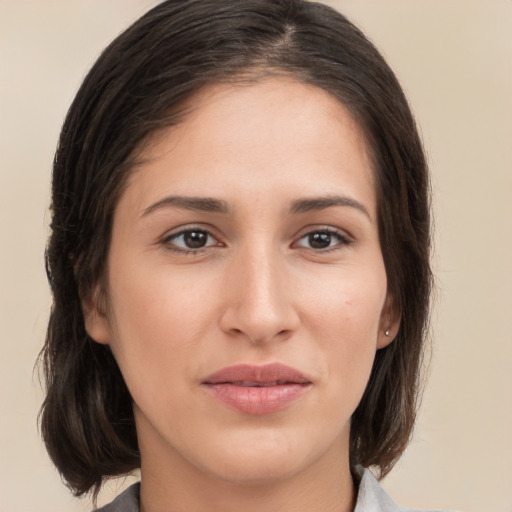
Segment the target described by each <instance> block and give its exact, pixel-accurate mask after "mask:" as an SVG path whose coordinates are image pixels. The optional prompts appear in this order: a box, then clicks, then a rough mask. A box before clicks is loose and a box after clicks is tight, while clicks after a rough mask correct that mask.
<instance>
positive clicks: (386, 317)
mask: <svg viewBox="0 0 512 512" xmlns="http://www.w3.org/2000/svg"><path fill="white" fill-rule="evenodd" d="M401 319H402V313H401V311H400V310H399V309H398V307H397V306H396V302H395V301H394V300H393V298H392V296H391V295H390V294H389V293H388V295H387V297H386V302H385V303H384V307H383V308H382V313H381V315H380V322H379V332H378V334H377V349H380V348H384V347H387V346H388V345H389V344H390V343H391V342H392V341H393V340H394V339H395V338H396V335H397V333H398V329H399V328H400V321H401Z"/></svg>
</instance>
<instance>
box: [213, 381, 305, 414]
mask: <svg viewBox="0 0 512 512" xmlns="http://www.w3.org/2000/svg"><path fill="white" fill-rule="evenodd" d="M205 385H206V387H207V388H208V390H209V391H210V392H211V393H212V395H213V396H214V397H215V398H216V399H217V400H219V401H220V402H222V403H223V404H225V405H227V406H228V407H231V408H232V409H236V410H238V411H240V412H243V413H246V414H254V415H262V414H271V413H273V412H277V411H280V410H281V409H284V408H285V407H287V406H288V405H290V404H291V403H292V402H294V401H295V400H297V399H298V398H299V397H301V396H302V395H303V394H304V393H305V392H306V391H307V390H308V389H309V388H310V385H309V384H294V383H290V384H280V385H277V386H262V387H253V386H235V385H234V384H229V383H220V384H205Z"/></svg>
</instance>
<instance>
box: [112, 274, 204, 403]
mask: <svg viewBox="0 0 512 512" xmlns="http://www.w3.org/2000/svg"><path fill="white" fill-rule="evenodd" d="M126 276H130V277H129V278H128V279H127V278H126ZM110 285H111V305H112V310H111V319H112V327H113V329H112V334H113V335H112V342H111V347H112V351H113V353H114V356H115V357H116V360H117V361H118V364H119V366H120V368H121V371H122V373H123V375H124V377H125V380H126V381H127V383H128V384H129V387H130V390H131V391H132V394H133V395H134V398H135V395H136V394H137V387H138V386H139V385H140V384H141V382H140V381H141V378H142V377H143V380H144V386H145V387H146V388H147V389H158V388H159V387H161V383H162V382H168V383H169V384H170V385H172V386H178V387H179V386H180V385H181V386H182V385H183V382H184V379H183V375H187V374H189V373H193V371H192V370H193V368H192V365H196V364H200V363H201V361H200V359H201V353H202V351H201V350H198V344H201V343H202V342H204V340H205V336H206V335H207V333H208V326H211V318H210V316H211V315H210V313H209V312H210V311H211V308H210V307H208V305H207V303H206V302H207V301H205V294H204V288H203V286H202V283H201V282H199V283H198V282H197V281H194V280H190V279H189V276H187V275H186V273H180V272H177V273H176V272H174V273H173V274H172V276H171V275H170V274H169V272H166V271H165V268H162V267H159V266H153V267H149V268H148V266H147V265H146V266H145V267H144V266H142V265H137V264H134V265H132V266H130V267H127V266H125V268H123V266H122V264H119V265H117V268H116V269H113V271H112V273H111V276H110ZM178 375H181V377H182V379H181V381H180V380H179V379H178ZM159 383H160V384H159Z"/></svg>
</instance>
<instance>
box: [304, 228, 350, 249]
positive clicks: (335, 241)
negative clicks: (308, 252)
mask: <svg viewBox="0 0 512 512" xmlns="http://www.w3.org/2000/svg"><path fill="white" fill-rule="evenodd" d="M350 242H351V241H350V239H349V238H348V237H347V236H346V235H344V234H343V233H341V232H339V231H337V230H334V229H319V230H317V231H311V232H309V233H307V234H306V235H304V236H302V237H301V238H300V239H299V240H298V242H297V243H296V246H298V247H305V248H307V249H313V250H315V251H322V250H326V249H334V248H337V247H338V246H343V245H348V244H350Z"/></svg>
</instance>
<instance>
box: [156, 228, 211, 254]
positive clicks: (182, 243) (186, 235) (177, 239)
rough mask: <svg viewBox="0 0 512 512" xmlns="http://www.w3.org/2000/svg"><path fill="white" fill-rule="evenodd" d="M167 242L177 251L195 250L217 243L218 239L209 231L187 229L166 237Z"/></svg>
mask: <svg viewBox="0 0 512 512" xmlns="http://www.w3.org/2000/svg"><path fill="white" fill-rule="evenodd" d="M164 242H165V244H166V245H167V246H169V247H171V248H172V249H174V250H177V251H193V250H197V249H204V248H206V247H210V246H213V245H217V244H218V242H217V240H216V239H215V238H214V237H213V236H212V235H211V234H210V233H208V231H205V230H202V229H187V230H184V231H180V232H179V233H175V234H173V235H171V236H169V237H167V238H166V239H165V241H164Z"/></svg>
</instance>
